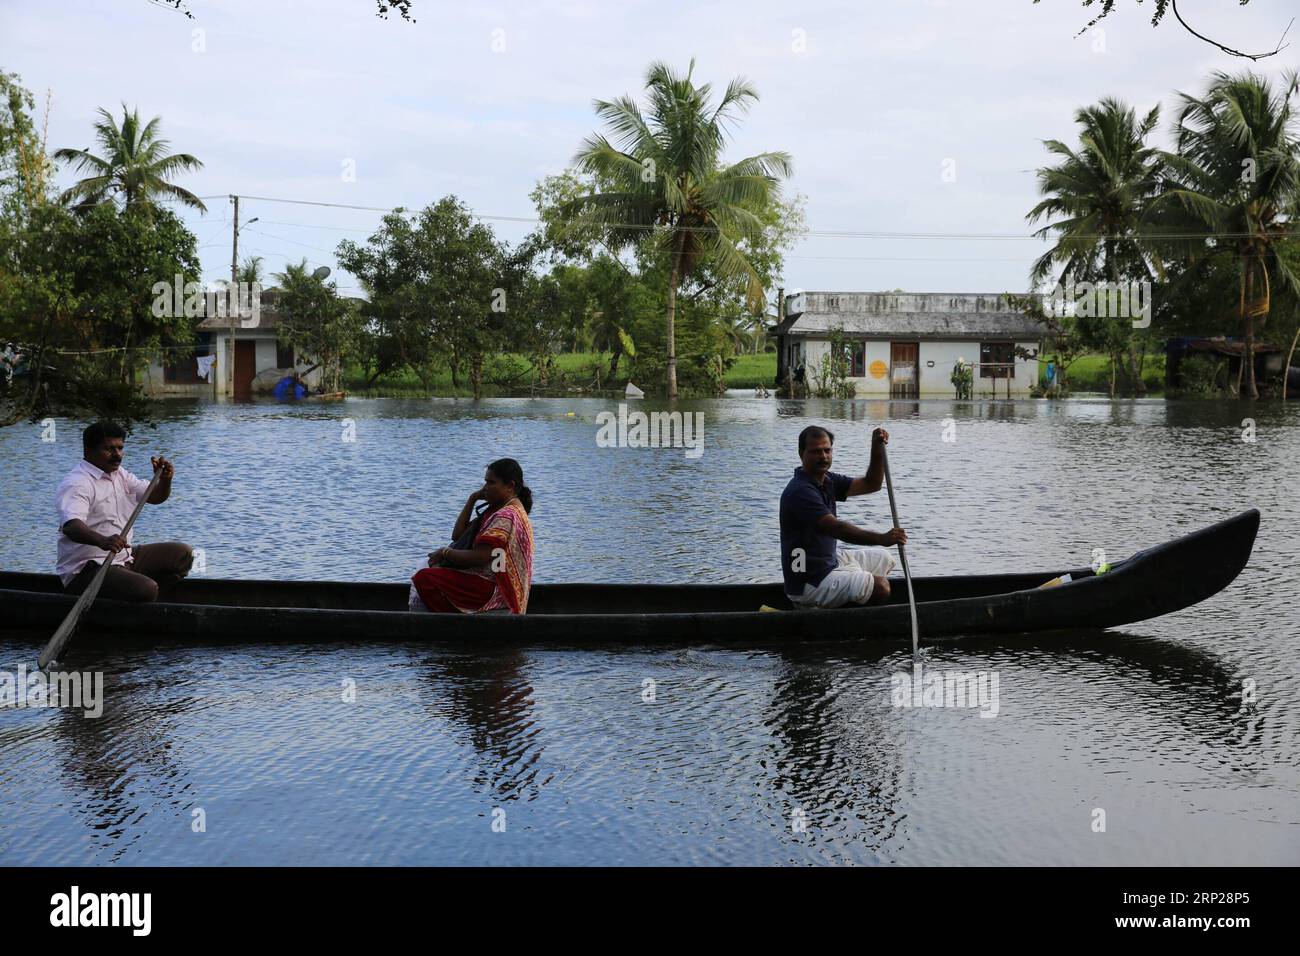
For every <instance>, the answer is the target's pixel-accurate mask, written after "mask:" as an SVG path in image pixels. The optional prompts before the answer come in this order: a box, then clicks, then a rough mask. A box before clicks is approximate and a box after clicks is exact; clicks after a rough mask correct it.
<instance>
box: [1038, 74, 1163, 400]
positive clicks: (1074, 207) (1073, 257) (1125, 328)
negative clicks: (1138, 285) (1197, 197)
mask: <svg viewBox="0 0 1300 956" xmlns="http://www.w3.org/2000/svg"><path fill="white" fill-rule="evenodd" d="M1159 119H1160V108H1159V107H1158V106H1157V107H1155V108H1154V109H1152V110H1151V111H1150V112H1149V113H1147V114H1146V115H1145V116H1144V117H1142V118H1141V119H1138V117H1137V114H1136V113H1135V111H1134V110H1133V109H1132V107H1130V106H1128V105H1127V104H1125V103H1123V102H1121V101H1119V100H1116V99H1112V98H1109V97H1107V98H1105V99H1103V100H1101V102H1099V103H1098V104H1096V105H1095V106H1086V107H1083V108H1081V109H1079V110H1077V111H1076V112H1075V114H1074V120H1075V122H1076V123H1077V124H1078V125H1079V127H1080V130H1079V145H1078V146H1077V147H1071V146H1068V145H1067V144H1065V143H1063V142H1061V141H1060V140H1055V139H1051V140H1046V141H1045V143H1044V145H1045V146H1046V147H1047V150H1048V152H1049V153H1051V154H1053V155H1054V156H1057V157H1060V162H1059V163H1058V164H1057V165H1055V166H1047V167H1043V168H1041V169H1039V170H1038V172H1037V178H1038V189H1039V192H1040V193H1041V194H1042V195H1043V196H1044V197H1045V198H1043V199H1042V200H1041V201H1040V202H1039V203H1038V204H1037V205H1036V206H1034V208H1033V209H1031V210H1030V211H1029V213H1028V215H1027V216H1026V217H1025V218H1026V219H1027V220H1028V221H1029V222H1031V223H1034V222H1038V221H1039V220H1041V219H1047V218H1052V217H1055V218H1054V219H1053V221H1050V222H1048V223H1047V224H1046V225H1044V226H1043V227H1042V228H1041V229H1039V230H1038V231H1037V232H1035V233H1034V235H1035V236H1038V237H1039V238H1044V239H1047V238H1052V237H1055V239H1056V243H1055V245H1053V246H1052V248H1050V249H1049V250H1048V251H1047V252H1045V253H1043V255H1042V256H1040V257H1039V258H1038V259H1037V260H1036V261H1035V262H1034V265H1033V267H1032V268H1031V270H1030V274H1029V278H1030V283H1031V285H1033V286H1039V285H1041V284H1043V283H1044V281H1045V280H1048V279H1050V278H1051V277H1052V274H1053V272H1054V270H1055V269H1056V268H1057V267H1060V275H1059V280H1060V281H1061V282H1062V283H1069V282H1080V281H1089V282H1095V281H1099V280H1100V281H1106V282H1110V283H1119V282H1120V281H1121V280H1136V279H1146V280H1149V279H1150V277H1151V269H1150V267H1149V266H1148V261H1147V260H1148V255H1147V252H1146V249H1145V247H1144V245H1143V244H1142V242H1141V240H1140V239H1139V236H1140V233H1141V229H1142V226H1143V223H1144V222H1145V220H1146V218H1147V216H1148V213H1149V210H1150V208H1151V205H1152V203H1153V201H1154V198H1155V196H1156V195H1157V193H1158V191H1159V188H1160V175H1161V169H1162V167H1161V162H1160V154H1159V150H1157V149H1156V148H1154V147H1152V146H1148V145H1147V137H1148V136H1149V135H1150V134H1151V132H1152V130H1154V129H1155V127H1156V124H1157V123H1158V122H1159ZM1071 323H1075V324H1077V325H1078V327H1079V331H1080V334H1081V335H1082V336H1083V337H1084V338H1085V339H1087V340H1089V342H1090V344H1091V345H1092V346H1093V347H1096V348H1099V349H1101V350H1104V351H1106V352H1108V353H1109V354H1110V355H1111V357H1112V361H1114V360H1115V359H1116V358H1117V357H1118V356H1119V355H1120V354H1122V353H1123V352H1125V351H1127V353H1128V360H1129V365H1128V369H1129V376H1128V377H1129V381H1130V385H1131V387H1132V388H1133V389H1134V390H1135V391H1138V392H1141V391H1143V386H1142V376H1141V373H1140V371H1139V359H1138V355H1137V351H1138V346H1139V342H1140V339H1139V338H1138V337H1136V336H1134V335H1133V334H1132V333H1133V328H1132V325H1131V323H1130V321H1129V320H1128V319H1125V318H1119V319H1117V318H1115V317H1107V318H1089V319H1078V320H1075V319H1069V320H1067V322H1066V323H1065V324H1071ZM1111 393H1112V394H1114V378H1113V375H1112V385H1111Z"/></svg>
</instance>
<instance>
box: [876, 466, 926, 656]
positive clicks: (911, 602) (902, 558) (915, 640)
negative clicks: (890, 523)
mask: <svg viewBox="0 0 1300 956" xmlns="http://www.w3.org/2000/svg"><path fill="white" fill-rule="evenodd" d="M880 461H881V463H882V464H883V465H884V466H885V490H886V491H888V492H889V512H890V514H892V515H893V516H894V527H895V528H898V527H901V525H899V523H898V505H897V504H895V502H894V480H893V479H892V478H890V477H889V455H888V454H887V453H886V451H885V446H884V445H881V446H880ZM898 560H899V562H900V563H901V564H902V565H903V577H905V578H906V579H907V603H908V606H909V607H910V608H911V609H912V653H913V654H915V653H916V651H917V647H918V646H919V644H920V642H921V636H920V631H919V630H918V629H917V626H916V595H915V594H913V593H912V572H911V571H909V570H908V568H907V552H906V551H905V550H903V545H901V544H900V545H899V546H898Z"/></svg>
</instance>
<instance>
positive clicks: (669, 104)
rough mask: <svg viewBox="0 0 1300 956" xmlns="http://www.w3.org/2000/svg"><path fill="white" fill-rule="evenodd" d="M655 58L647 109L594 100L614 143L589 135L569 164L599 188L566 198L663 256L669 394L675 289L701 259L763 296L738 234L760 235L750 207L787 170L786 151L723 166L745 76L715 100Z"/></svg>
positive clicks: (747, 92)
mask: <svg viewBox="0 0 1300 956" xmlns="http://www.w3.org/2000/svg"><path fill="white" fill-rule="evenodd" d="M694 69H695V63H694V61H692V62H691V66H690V69H688V70H687V72H686V75H685V76H679V75H677V74H675V73H674V72H673V71H672V70H671V69H670V68H669V67H668V66H666V65H664V64H662V63H655V64H653V65H651V67H650V69H649V71H648V72H647V73H646V92H647V94H648V97H649V112H648V113H647V114H642V112H641V109H640V107H638V106H637V104H636V103H635V101H633V100H632V99H631V97H627V96H624V97H620V98H619V99H616V100H613V101H604V100H598V101H597V102H596V114H597V115H598V116H599V117H600V118H601V119H603V120H605V122H606V123H607V124H608V125H609V127H610V129H611V131H612V132H613V134H614V135H615V137H616V138H617V139H618V145H617V146H615V145H614V144H612V143H610V141H609V140H608V139H607V138H606V137H605V136H603V135H600V134H596V135H593V136H590V137H588V139H587V141H586V142H585V143H584V144H583V147H582V149H581V150H580V151H579V152H578V154H577V156H576V157H575V162H576V164H577V165H578V166H579V167H580V168H581V169H583V170H584V171H585V172H588V173H592V174H594V175H595V177H596V180H597V182H598V183H600V184H601V191H599V192H596V193H593V194H591V195H588V196H583V197H581V198H579V199H576V200H573V201H572V202H571V203H567V204H565V206H564V207H562V211H564V212H565V213H566V214H572V213H576V214H577V215H578V217H579V219H580V220H581V221H582V222H583V224H584V225H585V226H591V225H597V226H600V227H603V228H605V229H608V230H610V233H611V234H610V241H611V243H612V244H615V245H623V246H627V245H639V244H641V243H642V242H643V241H647V240H648V241H649V242H651V243H652V244H653V245H654V247H655V249H656V251H658V252H660V253H661V254H663V255H664V256H666V257H667V263H668V289H667V292H668V295H667V299H668V305H667V313H666V316H665V332H666V340H667V349H668V356H667V357H668V396H669V397H670V398H676V397H677V346H676V338H675V332H674V325H675V321H676V313H677V290H678V288H679V287H680V286H681V284H682V283H683V282H685V281H687V280H688V279H690V277H691V276H692V274H693V273H694V272H695V270H696V268H697V267H698V266H699V265H700V263H702V262H703V261H705V260H706V259H707V260H708V261H709V262H710V264H711V265H712V268H713V270H714V271H715V272H716V273H717V274H718V275H719V276H720V277H722V278H727V279H731V278H743V279H744V280H745V282H746V284H747V287H748V294H749V298H750V300H751V301H754V302H761V301H762V300H763V284H762V281H761V280H760V279H759V276H758V271H757V270H756V269H755V268H754V266H753V264H752V263H751V262H750V261H749V259H748V258H746V256H745V253H744V252H743V251H742V249H741V244H742V242H743V240H744V239H745V238H747V237H751V236H756V235H758V233H760V232H761V231H762V228H763V223H762V220H761V219H760V218H759V216H758V215H756V211H757V210H759V209H762V208H763V207H765V206H767V205H768V204H769V203H770V202H771V200H772V199H773V198H774V197H775V196H776V194H777V192H778V189H779V187H778V179H779V177H784V176H788V175H789V174H790V157H789V155H788V154H786V153H779V152H769V153H758V154H756V155H754V156H749V157H747V158H745V159H742V160H740V161H738V162H735V163H732V164H730V165H725V166H724V165H723V164H722V162H721V155H722V147H723V145H724V144H725V143H726V140H727V133H728V126H729V125H730V124H731V123H732V122H733V121H734V119H735V114H737V113H740V112H743V111H745V110H746V109H748V108H749V106H750V104H751V103H753V102H754V101H755V100H757V99H758V92H757V91H756V90H755V89H754V87H753V86H751V85H750V84H749V83H748V82H746V81H745V80H743V79H739V78H738V79H735V80H732V81H731V83H730V84H728V86H727V90H726V92H725V93H724V94H723V95H722V99H721V100H720V101H719V102H718V104H717V106H713V105H712V104H711V103H710V102H709V97H710V94H711V89H710V87H709V85H708V84H707V83H706V84H704V85H703V86H696V85H695V84H694V81H693V80H692V78H691V74H692V72H693V71H694Z"/></svg>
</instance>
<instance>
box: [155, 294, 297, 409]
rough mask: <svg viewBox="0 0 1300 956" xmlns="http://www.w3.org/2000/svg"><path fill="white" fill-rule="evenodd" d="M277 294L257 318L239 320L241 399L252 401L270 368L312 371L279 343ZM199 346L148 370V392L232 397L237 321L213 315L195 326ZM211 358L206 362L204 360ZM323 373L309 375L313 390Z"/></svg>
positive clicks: (237, 377)
mask: <svg viewBox="0 0 1300 956" xmlns="http://www.w3.org/2000/svg"><path fill="white" fill-rule="evenodd" d="M276 293H277V290H275V289H267V290H266V291H265V292H263V293H262V298H261V307H260V309H259V310H258V314H257V316H256V318H236V319H235V328H234V338H235V397H236V398H239V399H244V398H248V397H250V396H251V394H252V391H253V379H254V378H255V377H257V376H258V375H260V374H261V373H263V372H266V371H268V370H270V369H280V370H282V371H283V372H284V373H285V374H286V375H287V374H289V373H290V372H292V371H295V370H296V371H301V370H302V369H304V368H307V367H309V366H310V364H311V363H308V362H306V361H304V360H302V359H301V357H299V356H296V355H295V354H294V350H293V348H292V347H290V346H284V345H280V344H279V343H278V342H277V340H276V329H277V326H278V325H279V316H278V313H277V312H276V309H275V305H274V302H275V296H276ZM195 332H196V333H197V335H196V341H195V345H194V348H193V350H189V349H176V350H173V351H170V352H168V353H167V356H168V357H167V358H166V359H165V360H164V361H163V362H161V363H158V362H154V363H151V364H150V366H149V368H148V369H147V371H146V376H145V382H144V386H145V391H146V392H148V393H149V394H150V395H154V396H165V395H189V396H201V397H216V396H228V395H229V394H230V379H229V375H228V373H227V372H226V367H225V364H224V363H225V362H226V360H227V357H228V356H229V354H230V353H229V351H228V349H229V342H230V337H231V320H230V319H229V318H228V317H225V316H210V317H208V318H205V319H203V320H201V321H200V322H199V323H198V324H197V325H196V326H195ZM204 358H207V359H210V361H206V362H201V361H200V359H204ZM204 367H209V368H210V371H209V374H208V380H207V381H204V379H203V378H202V377H201V374H202V373H201V371H200V370H201V369H202V368H204ZM320 376H321V370H320V369H313V370H312V371H311V372H309V373H308V374H306V375H304V376H303V381H305V382H306V383H307V384H308V385H309V386H310V387H312V388H316V386H317V385H318V384H319V382H320Z"/></svg>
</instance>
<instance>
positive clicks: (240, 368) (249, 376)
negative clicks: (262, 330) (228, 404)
mask: <svg viewBox="0 0 1300 956" xmlns="http://www.w3.org/2000/svg"><path fill="white" fill-rule="evenodd" d="M256 364H257V343H256V342H253V341H251V340H249V339H244V340H242V341H241V340H239V339H235V398H239V399H246V398H252V396H253V376H254V375H256V374H257V372H256V370H255V369H254V366H255V365H256Z"/></svg>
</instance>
